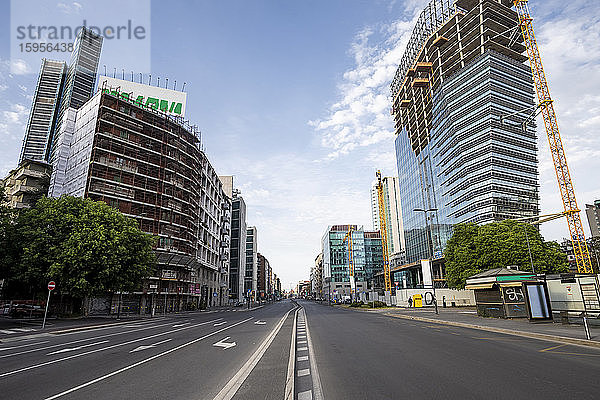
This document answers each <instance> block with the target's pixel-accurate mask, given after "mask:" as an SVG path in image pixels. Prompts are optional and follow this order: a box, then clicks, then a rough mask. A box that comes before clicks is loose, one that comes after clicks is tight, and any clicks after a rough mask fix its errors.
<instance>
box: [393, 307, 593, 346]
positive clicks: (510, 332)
mask: <svg viewBox="0 0 600 400" xmlns="http://www.w3.org/2000/svg"><path fill="white" fill-rule="evenodd" d="M383 315H386V316H389V317H392V318H401V319H408V320H413V321H422V322H432V323H434V324H440V325H451V326H459V327H461V328H471V329H478V330H482V331H488V332H496V333H503V334H506V335H512V336H521V337H527V338H533V339H540V340H546V341H548V342H556V343H565V344H573V345H576V346H585V347H595V348H600V342H598V341H595V340H587V339H577V338H570V337H565V336H553V335H547V334H545V333H535V332H524V331H515V330H511V329H504V328H494V327H490V326H483V325H473V324H467V323H464V322H455V321H444V320H439V319H432V318H424V317H415V316H412V315H401V314H390V313H383Z"/></svg>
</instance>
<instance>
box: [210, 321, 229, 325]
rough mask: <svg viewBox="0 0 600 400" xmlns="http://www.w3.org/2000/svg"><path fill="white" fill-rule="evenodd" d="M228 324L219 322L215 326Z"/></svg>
mask: <svg viewBox="0 0 600 400" xmlns="http://www.w3.org/2000/svg"><path fill="white" fill-rule="evenodd" d="M226 323H227V321H223V322H217V323H216V324H213V326H221V325H225V324H226Z"/></svg>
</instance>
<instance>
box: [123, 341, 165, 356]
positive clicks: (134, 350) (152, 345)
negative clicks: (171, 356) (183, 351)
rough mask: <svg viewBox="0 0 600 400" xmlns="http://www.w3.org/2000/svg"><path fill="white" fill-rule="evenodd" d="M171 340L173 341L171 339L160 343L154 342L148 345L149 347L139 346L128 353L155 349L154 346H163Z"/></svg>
mask: <svg viewBox="0 0 600 400" xmlns="http://www.w3.org/2000/svg"><path fill="white" fill-rule="evenodd" d="M171 340H173V339H166V340H162V341H160V342H156V343H154V344H149V345H147V346H139V347H136V348H135V349H133V350H131V351H130V353H135V352H136V351H141V350H146V349H151V348H153V347H156V346H158V345H159V344H163V343H167V342H170V341H171Z"/></svg>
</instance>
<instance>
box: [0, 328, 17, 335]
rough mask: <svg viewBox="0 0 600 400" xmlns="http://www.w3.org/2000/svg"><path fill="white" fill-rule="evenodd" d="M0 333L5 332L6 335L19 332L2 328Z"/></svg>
mask: <svg viewBox="0 0 600 400" xmlns="http://www.w3.org/2000/svg"><path fill="white" fill-rule="evenodd" d="M0 333H4V334H5V335H10V334H11V333H17V332H14V331H9V330H6V329H0Z"/></svg>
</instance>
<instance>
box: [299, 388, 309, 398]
mask: <svg viewBox="0 0 600 400" xmlns="http://www.w3.org/2000/svg"><path fill="white" fill-rule="evenodd" d="M298 400H312V390H307V391H305V392H298Z"/></svg>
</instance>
